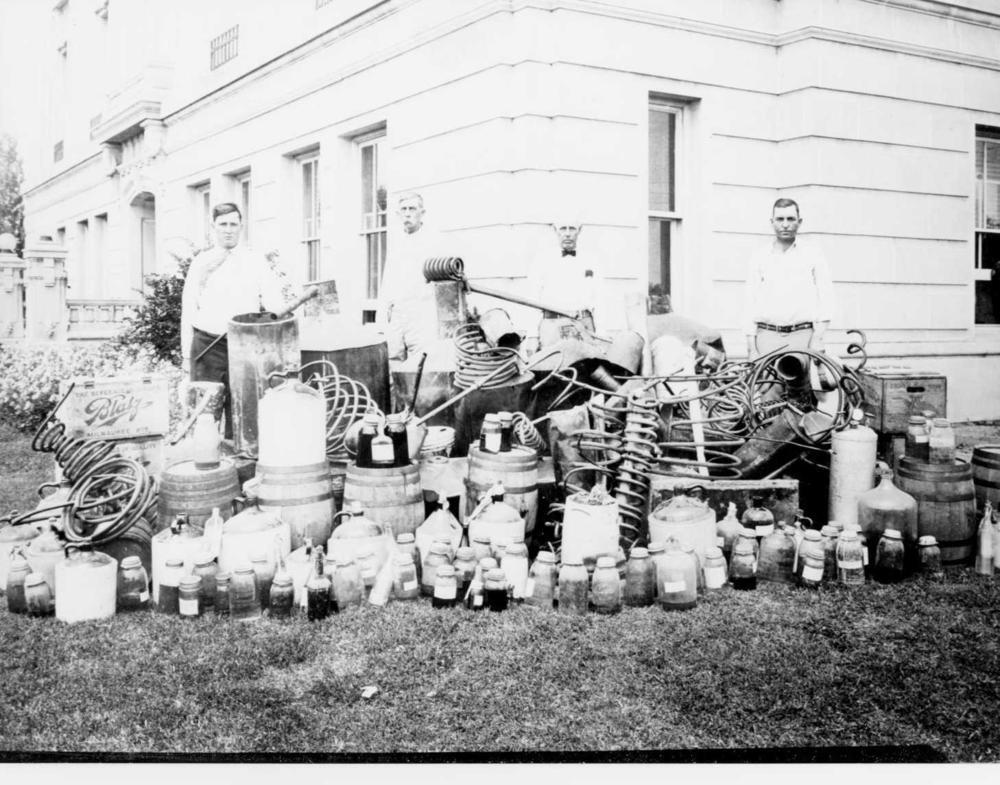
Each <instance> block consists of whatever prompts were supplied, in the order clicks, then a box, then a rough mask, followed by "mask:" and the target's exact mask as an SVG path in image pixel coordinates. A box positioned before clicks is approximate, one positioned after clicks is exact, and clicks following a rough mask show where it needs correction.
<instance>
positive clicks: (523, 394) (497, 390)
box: [451, 371, 535, 458]
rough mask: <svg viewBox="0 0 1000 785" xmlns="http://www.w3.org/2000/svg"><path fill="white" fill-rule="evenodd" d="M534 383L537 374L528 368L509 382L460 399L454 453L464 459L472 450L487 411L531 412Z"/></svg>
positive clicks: (457, 410) (456, 414)
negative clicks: (528, 410) (530, 404)
mask: <svg viewBox="0 0 1000 785" xmlns="http://www.w3.org/2000/svg"><path fill="white" fill-rule="evenodd" d="M534 382H535V377H534V375H533V374H532V373H531V372H530V371H528V372H525V373H523V374H521V375H520V376H518V377H517V378H516V379H514V380H513V381H511V382H510V383H508V384H504V385H501V386H499V387H491V388H487V389H482V390H476V391H475V392H474V393H470V394H469V395H468V396H466V397H465V398H463V399H462V400H461V401H459V402H458V405H457V406H456V407H455V447H454V448H453V449H452V451H451V454H452V455H453V456H454V457H458V458H460V457H462V456H464V455H467V454H468V453H469V450H470V449H471V446H472V444H473V443H475V442H476V441H478V439H479V431H480V430H481V429H482V427H483V418H484V417H485V416H486V415H487V414H492V413H494V412H523V411H527V409H528V404H529V403H530V400H531V386H532V385H533V384H534Z"/></svg>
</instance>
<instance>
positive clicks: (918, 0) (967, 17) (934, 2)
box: [860, 0, 1000, 29]
mask: <svg viewBox="0 0 1000 785" xmlns="http://www.w3.org/2000/svg"><path fill="white" fill-rule="evenodd" d="M860 2H862V3H871V4H872V5H887V6H891V7H893V8H899V9H901V10H904V11H913V12H915V13H918V14H929V15H931V16H940V17H943V18H945V19H957V20H958V21H960V22H967V23H968V24H974V25H981V26H983V27H992V28H993V29H1000V10H998V11H997V12H996V13H993V12H991V11H983V10H982V9H979V8H972V7H971V6H968V5H965V4H962V3H949V2H946V1H945V0H860Z"/></svg>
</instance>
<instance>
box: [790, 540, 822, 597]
mask: <svg viewBox="0 0 1000 785" xmlns="http://www.w3.org/2000/svg"><path fill="white" fill-rule="evenodd" d="M806 557H809V561H808V564H809V582H810V583H812V582H813V581H814V580H815V575H814V573H815V570H816V565H817V564H818V565H819V569H820V575H819V580H822V578H823V537H822V535H821V534H820V533H819V532H818V531H816V530H815V529H806V530H805V532H803V534H802V541H801V542H800V543H799V548H798V550H797V551H796V553H795V582H796V583H797V584H798V585H799V586H803V585H805V581H804V580H803V577H802V573H803V571H804V570H805V568H806V564H807V559H806Z"/></svg>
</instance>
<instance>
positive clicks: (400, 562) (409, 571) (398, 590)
mask: <svg viewBox="0 0 1000 785" xmlns="http://www.w3.org/2000/svg"><path fill="white" fill-rule="evenodd" d="M395 568H396V569H395V572H394V573H393V579H392V594H393V596H394V597H395V598H396V599H397V600H415V599H417V597H419V596H420V581H419V579H418V578H417V567H416V565H415V564H414V563H413V555H412V554H410V553H397V554H396V564H395Z"/></svg>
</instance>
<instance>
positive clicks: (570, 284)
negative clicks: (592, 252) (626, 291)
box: [533, 248, 626, 334]
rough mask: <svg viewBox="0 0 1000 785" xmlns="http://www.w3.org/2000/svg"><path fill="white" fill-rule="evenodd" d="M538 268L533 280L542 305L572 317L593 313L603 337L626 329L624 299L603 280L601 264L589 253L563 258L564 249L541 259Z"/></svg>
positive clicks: (598, 330) (536, 266)
mask: <svg viewBox="0 0 1000 785" xmlns="http://www.w3.org/2000/svg"><path fill="white" fill-rule="evenodd" d="M535 268H536V269H535V270H534V271H533V277H535V278H536V281H537V286H538V288H537V290H536V291H537V292H538V294H537V297H538V300H539V301H540V302H541V303H543V304H551V305H552V306H554V307H556V308H560V309H562V310H565V311H568V312H570V313H575V312H578V311H582V310H588V311H590V312H591V314H592V315H593V317H594V329H595V330H596V331H597V332H598V333H599V334H603V333H607V332H608V331H611V330H623V329H625V327H626V324H625V301H624V298H623V297H621V296H620V295H619V294H618V293H617V292H616V291H615V290H614V289H613V288H612V287H611V286H610V285H609V283H608V282H607V280H606V279H605V278H604V277H603V275H602V269H601V266H600V264H599V263H598V262H597V260H595V259H593V258H592V257H590V256H588V255H587V254H586V252H581V251H579V250H578V251H577V253H576V256H563V253H562V249H561V248H556V249H555V250H554V251H552V252H549V253H546V254H545V255H543V256H542V258H540V259H538V260H537V262H536V264H535ZM588 271H589V272H590V273H591V274H590V275H588V274H587V273H588Z"/></svg>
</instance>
